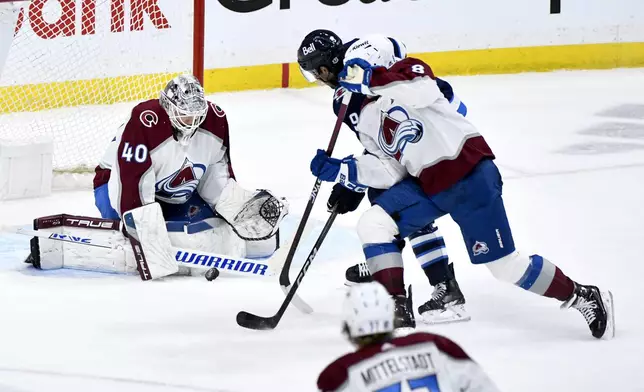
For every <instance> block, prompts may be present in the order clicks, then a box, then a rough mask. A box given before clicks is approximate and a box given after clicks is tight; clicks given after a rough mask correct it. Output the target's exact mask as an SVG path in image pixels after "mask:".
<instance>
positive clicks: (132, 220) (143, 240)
mask: <svg viewBox="0 0 644 392" xmlns="http://www.w3.org/2000/svg"><path fill="white" fill-rule="evenodd" d="M123 223H124V224H125V228H126V230H127V233H128V235H129V237H130V243H131V245H132V250H133V251H134V257H135V258H136V262H137V266H138V271H139V274H140V276H141V279H142V280H150V279H156V278H161V277H164V276H168V275H171V274H174V273H177V272H178V271H179V267H178V265H177V263H176V261H175V258H174V257H175V255H174V252H173V250H172V245H171V243H170V237H169V236H168V231H167V229H166V225H165V220H164V219H163V212H162V211H161V206H160V205H159V203H151V204H147V205H144V206H142V207H138V208H135V209H133V210H130V211H127V212H126V213H124V214H123Z"/></svg>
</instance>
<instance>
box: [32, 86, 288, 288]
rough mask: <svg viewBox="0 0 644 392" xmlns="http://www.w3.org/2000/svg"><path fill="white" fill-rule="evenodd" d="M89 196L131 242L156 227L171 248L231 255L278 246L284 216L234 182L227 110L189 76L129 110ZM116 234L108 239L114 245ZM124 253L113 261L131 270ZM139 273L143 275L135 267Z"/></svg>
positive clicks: (263, 252) (282, 205) (277, 206)
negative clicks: (135, 215)
mask: <svg viewBox="0 0 644 392" xmlns="http://www.w3.org/2000/svg"><path fill="white" fill-rule="evenodd" d="M94 195H95V203H96V206H97V208H98V210H99V211H100V213H101V216H102V217H103V218H104V219H105V221H104V222H105V223H104V224H106V225H108V224H109V223H108V222H117V221H123V222H124V224H125V227H126V228H127V229H128V237H129V240H130V241H131V242H132V244H133V245H135V242H134V241H138V239H137V238H136V237H137V234H136V233H134V234H133V233H132V230H131V229H136V230H143V229H147V226H148V225H149V227H154V228H155V229H154V230H153V235H154V236H157V235H159V232H163V233H165V232H166V231H167V238H168V239H169V241H170V242H171V244H172V245H173V246H175V247H183V248H188V249H191V250H196V251H207V252H213V253H218V254H223V255H226V256H230V257H241V258H253V259H255V258H265V257H268V256H270V255H272V254H273V253H274V252H275V250H276V249H277V248H278V247H279V235H278V230H279V224H280V222H281V221H282V219H283V218H284V216H285V215H286V214H287V213H288V205H287V204H286V201H285V200H283V199H279V198H277V197H275V196H274V195H273V194H272V193H271V192H269V191H266V190H252V191H250V190H246V189H244V188H243V187H241V186H240V185H239V184H238V183H237V181H236V180H235V176H234V173H233V169H232V164H231V161H230V142H229V134H228V122H227V119H226V113H225V112H224V110H223V109H222V108H221V107H219V106H218V105H216V104H215V103H213V102H209V101H207V100H206V98H205V96H204V91H203V88H202V86H201V85H200V83H199V81H198V80H197V79H196V78H195V77H194V76H192V75H179V76H177V77H175V78H174V79H172V80H171V81H170V82H169V83H168V84H167V86H166V87H165V88H164V90H163V91H162V92H161V93H160V97H159V98H158V99H150V100H147V101H144V102H141V103H139V104H138V105H136V106H135V107H134V109H132V111H131V114H130V116H129V118H128V119H127V121H126V122H125V123H124V124H123V125H122V126H121V129H120V130H119V132H118V134H117V135H116V137H115V138H114V139H113V140H112V142H111V143H110V145H109V147H108V149H107V151H106V153H105V155H104V157H103V159H102V160H101V162H100V164H99V165H98V166H97V167H96V175H95V177H94ZM148 210H150V211H151V212H147V211H148ZM153 210H154V211H153ZM130 211H145V215H142V217H143V218H144V219H143V220H144V221H145V222H144V223H142V224H136V222H131V219H127V216H128V212H130ZM152 218H154V219H152ZM88 219H91V218H88ZM86 220H87V219H86ZM65 221H68V220H65ZM92 221H96V222H100V220H92ZM130 223H134V226H136V228H134V227H130V226H132V225H130ZM101 224H103V223H101ZM47 225H48V223H46V222H45V223H44V226H47ZM141 226H144V227H141ZM136 230H134V231H136ZM96 235H98V234H96ZM114 235H115V234H114V233H111V234H109V236H108V239H107V240H108V241H115V240H116V239H115V238H113V236H114ZM161 237H163V238H165V237H166V235H165V234H162V235H161ZM155 238H156V237H155ZM45 241H47V240H45ZM160 242H162V243H165V242H168V241H165V240H163V239H162V240H161V241H160ZM166 245H170V244H169V243H168V244H166ZM136 252H137V250H136V249H134V255H130V256H136ZM33 253H34V252H32V256H34V254H33ZM40 253H42V249H41V252H40ZM125 256H126V257H125V260H124V261H123V260H120V261H119V263H122V262H124V263H125V264H126V265H134V264H133V263H132V262H131V261H130V260H128V259H131V258H132V257H127V256H128V255H127V254H126V255H125ZM101 257H104V258H108V257H107V256H101ZM101 257H98V259H100V258H101ZM184 257H186V256H185V255H184ZM191 257H194V256H191ZM196 257H197V258H199V257H200V256H199V255H197V256H196ZM63 259H64V258H63ZM94 259H97V257H94ZM177 259H178V256H177ZM202 259H203V260H204V262H205V260H206V259H205V258H204V257H202ZM41 261H42V260H41ZM136 261H137V262H138V259H137V260H136ZM173 261H174V260H173ZM182 261H186V260H182ZM85 262H86V263H87V264H91V263H92V262H93V261H91V260H86V261H85ZM112 262H113V261H112ZM40 264H41V265H42V262H41V263H40ZM174 264H175V265H176V262H175V263H174ZM224 264H226V265H227V266H228V269H232V268H234V269H235V270H238V269H239V268H241V263H237V264H236V265H235V266H234V267H233V264H235V263H232V262H230V263H226V262H224ZM137 268H138V269H139V273H142V272H141V271H140V269H141V268H140V265H137ZM248 268H250V267H248ZM142 277H143V274H142Z"/></svg>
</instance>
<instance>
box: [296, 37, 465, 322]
mask: <svg viewBox="0 0 644 392" xmlns="http://www.w3.org/2000/svg"><path fill="white" fill-rule="evenodd" d="M364 42H368V45H370V46H374V47H376V48H377V49H378V50H377V51H375V52H374V58H373V59H372V61H374V62H377V63H378V64H380V65H382V66H386V67H390V66H392V65H393V64H395V63H396V62H398V61H400V60H402V59H404V58H406V57H407V50H406V47H405V45H404V43H403V42H401V41H400V40H397V39H394V38H391V37H386V36H384V35H369V36H368V37H365V39H357V38H355V39H353V40H350V41H348V42H346V43H344V44H343V43H342V40H341V39H340V37H338V36H337V35H336V34H335V33H333V32H332V31H329V30H314V31H312V32H311V33H309V34H308V35H307V36H306V37H305V38H304V40H303V42H302V44H301V45H300V49H299V50H298V62H299V64H300V69H301V71H302V73H303V74H304V76H305V77H306V78H307V80H309V81H311V82H313V81H315V80H320V81H322V82H323V83H325V84H326V85H328V86H329V87H332V88H334V89H335V90H336V93H341V92H342V91H344V89H341V87H340V85H339V82H338V79H337V77H336V74H337V73H339V72H340V71H341V70H342V58H343V57H344V53H345V52H346V51H347V50H349V49H351V48H353V47H354V46H355V45H361V44H362V43H364ZM327 66H328V68H327ZM320 67H323V69H328V70H329V71H330V72H329V73H328V74H317V70H318V69H319V68H320ZM437 83H439V86H440V89H441V92H442V93H443V94H444V96H445V98H446V99H447V100H448V101H449V102H450V105H451V107H452V108H453V109H454V111H456V112H457V113H459V114H461V115H463V116H465V115H466V114H467V107H466V106H465V105H464V104H463V103H462V102H461V101H460V99H459V98H458V97H457V96H456V95H455V94H454V91H453V89H452V86H451V85H450V84H449V83H448V82H446V81H444V80H441V79H437ZM338 95H339V94H336V97H337V96H338ZM366 98H367V97H366V96H365V95H362V94H357V93H354V94H353V95H352V97H351V101H350V102H349V105H348V109H347V113H346V115H345V116H344V123H345V124H346V125H347V126H348V127H349V129H351V130H352V131H353V132H354V133H355V134H356V136H358V137H359V134H358V132H357V131H356V129H355V126H356V124H357V121H356V120H357V119H358V118H359V114H360V109H361V107H362V104H363V103H364V102H365V99H366ZM333 110H334V111H335V113H336V115H337V114H338V112H339V110H340V100H339V99H334V100H333ZM363 159H364V158H363ZM383 170H384V169H383ZM392 174H393V175H395V176H398V178H399V179H402V178H403V176H405V175H406V173H405V172H404V171H403V172H401V173H395V172H392ZM384 175H385V176H389V175H391V174H390V173H389V172H387V171H386V170H385V172H384ZM386 185H387V184H385V186H386ZM385 186H383V187H381V186H379V184H372V185H371V186H370V187H369V190H368V192H366V193H367V194H368V198H369V200H370V202H371V203H374V202H375V200H376V199H377V198H378V197H379V196H380V195H381V194H382V193H383V191H384V188H385ZM379 188H380V189H379ZM364 195H365V193H364V192H354V191H353V190H352V189H349V188H347V187H346V186H344V185H343V184H336V185H335V186H334V188H333V191H332V194H331V197H330V198H329V202H328V205H329V206H332V205H334V204H335V203H336V202H338V211H339V213H347V212H350V211H354V210H355V209H356V208H357V207H358V205H359V204H360V202H361V201H362V199H363V196H364ZM407 239H408V240H409V242H410V243H411V246H412V250H413V252H414V254H415V255H416V258H417V260H418V262H419V264H420V265H421V268H422V269H423V271H424V272H425V275H426V276H427V278H428V280H429V283H430V284H431V285H432V286H433V287H434V292H433V294H432V298H431V299H430V300H428V301H427V302H426V303H424V304H422V305H421V306H420V307H419V312H420V314H421V315H422V317H423V320H424V321H425V322H427V323H430V324H437V323H445V322H455V321H467V320H469V319H470V316H469V314H468V313H467V311H466V309H465V297H464V295H463V293H462V292H461V290H460V287H459V285H458V282H457V280H456V277H455V274H454V265H453V264H452V263H450V262H449V257H448V253H447V249H446V247H445V242H444V240H443V237H442V235H441V233H440V231H439V230H438V228H437V227H436V226H435V225H434V223H433V222H431V223H429V224H428V225H427V226H425V227H422V228H420V230H417V231H416V232H413V233H411V234H410V235H409V236H407ZM398 245H399V246H400V247H401V248H402V247H404V246H405V241H404V239H399V240H398ZM346 279H347V282H348V283H349V284H352V283H362V282H369V281H371V280H372V279H373V278H372V276H371V273H370V272H369V269H368V265H367V263H366V262H362V263H359V264H357V265H354V266H352V267H350V268H349V269H347V272H346ZM403 293H404V292H403ZM403 293H400V297H398V301H399V302H400V303H401V304H402V303H404V302H405V301H406V298H405V297H404V296H402V294H403ZM401 306H402V305H401Z"/></svg>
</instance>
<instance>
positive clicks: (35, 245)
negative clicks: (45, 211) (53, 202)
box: [27, 214, 136, 274]
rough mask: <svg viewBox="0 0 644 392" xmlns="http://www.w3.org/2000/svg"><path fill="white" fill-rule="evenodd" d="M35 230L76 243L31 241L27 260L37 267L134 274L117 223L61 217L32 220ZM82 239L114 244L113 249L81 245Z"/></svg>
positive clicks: (70, 216) (124, 239)
mask: <svg viewBox="0 0 644 392" xmlns="http://www.w3.org/2000/svg"><path fill="white" fill-rule="evenodd" d="M34 230H38V231H43V232H46V233H56V234H57V235H58V236H67V237H69V238H70V239H72V240H75V241H76V242H78V243H74V242H62V241H55V240H49V239H44V238H36V237H34V238H32V239H31V243H30V245H31V253H30V255H29V258H28V259H27V261H28V262H29V263H30V264H33V265H34V267H36V268H39V269H43V270H50V269H58V268H70V269H79V270H87V271H96V272H109V273H126V274H131V273H135V271H136V263H135V262H134V257H133V255H132V252H131V250H130V249H129V244H128V241H127V239H126V238H125V237H124V236H123V234H121V232H120V231H119V224H118V222H117V221H114V220H109V219H100V218H92V217H84V216H75V215H67V214H60V215H53V216H47V217H42V218H37V219H36V220H35V221H34ZM85 237H88V238H92V239H94V240H98V241H100V242H104V243H110V244H113V245H115V249H105V248H98V247H93V246H87V245H84V244H83V240H84V238H85Z"/></svg>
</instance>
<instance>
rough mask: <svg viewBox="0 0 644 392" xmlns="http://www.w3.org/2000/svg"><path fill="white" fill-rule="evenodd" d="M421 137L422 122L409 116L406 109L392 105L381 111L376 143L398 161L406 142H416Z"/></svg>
mask: <svg viewBox="0 0 644 392" xmlns="http://www.w3.org/2000/svg"><path fill="white" fill-rule="evenodd" d="M422 137H423V124H422V123H421V122H420V121H418V120H415V119H413V118H409V114H407V111H406V110H405V109H403V108H402V107H400V106H394V107H392V108H391V109H389V110H388V111H387V112H384V111H383V112H382V120H381V125H380V133H379V134H378V144H379V145H380V148H381V149H382V150H383V151H384V152H385V153H387V154H388V155H389V156H391V157H393V158H395V159H396V160H398V161H400V157H401V156H402V154H403V152H404V151H405V147H407V144H408V143H418V141H419V140H420V139H421V138H422Z"/></svg>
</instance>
